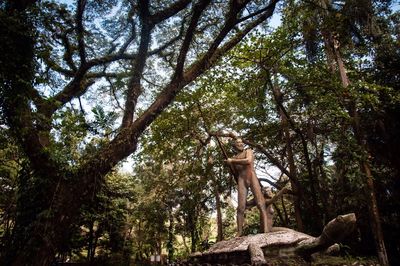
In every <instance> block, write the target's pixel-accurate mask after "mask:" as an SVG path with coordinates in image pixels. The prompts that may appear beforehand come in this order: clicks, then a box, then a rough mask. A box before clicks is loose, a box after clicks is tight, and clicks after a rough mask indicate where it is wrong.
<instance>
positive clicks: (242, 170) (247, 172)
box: [233, 150, 253, 187]
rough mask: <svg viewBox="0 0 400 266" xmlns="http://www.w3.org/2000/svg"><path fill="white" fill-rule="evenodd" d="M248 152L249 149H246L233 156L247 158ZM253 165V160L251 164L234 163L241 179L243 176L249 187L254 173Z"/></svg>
mask: <svg viewBox="0 0 400 266" xmlns="http://www.w3.org/2000/svg"><path fill="white" fill-rule="evenodd" d="M246 154H247V150H244V151H242V152H240V153H238V154H236V155H235V156H233V158H235V159H245V158H246ZM252 166H253V162H251V163H250V164H233V167H234V168H235V171H236V174H237V176H238V178H239V179H240V178H243V179H244V181H245V183H246V186H247V187H248V186H250V183H251V176H252V174H253V171H252V169H253V167H252Z"/></svg>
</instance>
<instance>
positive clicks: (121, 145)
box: [80, 0, 277, 174]
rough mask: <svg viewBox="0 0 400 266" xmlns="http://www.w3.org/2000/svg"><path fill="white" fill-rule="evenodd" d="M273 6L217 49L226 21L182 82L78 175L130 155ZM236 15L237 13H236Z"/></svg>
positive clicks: (228, 24) (171, 87)
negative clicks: (190, 86)
mask: <svg viewBox="0 0 400 266" xmlns="http://www.w3.org/2000/svg"><path fill="white" fill-rule="evenodd" d="M276 2H277V0H275V1H272V2H271V4H270V5H269V7H270V8H269V9H268V10H267V11H266V12H264V13H262V14H261V15H260V16H259V17H258V18H257V19H254V20H253V21H252V22H250V23H249V24H248V25H247V26H245V27H244V28H243V30H241V31H238V32H236V33H235V34H234V35H233V36H232V37H231V38H230V39H229V40H228V41H226V43H225V44H224V45H222V46H221V47H219V48H218V46H219V44H221V42H222V41H223V39H224V38H225V37H226V36H227V35H228V34H229V32H230V31H231V30H232V29H233V28H234V27H235V24H236V22H237V19H236V15H237V14H232V15H231V16H232V17H233V18H232V19H229V18H228V20H229V21H227V22H226V23H225V25H224V26H223V27H222V29H221V32H220V34H218V35H217V37H216V39H215V40H214V42H213V44H212V45H211V46H210V49H209V51H208V52H207V53H205V54H204V55H203V56H202V57H201V58H200V59H199V60H197V61H195V62H193V63H192V64H191V65H190V66H188V67H187V68H186V70H185V71H184V72H183V74H182V79H179V80H176V79H175V80H174V79H173V80H171V82H170V83H169V84H168V85H166V86H165V88H164V89H163V90H162V92H161V93H160V94H159V96H158V97H157V98H156V100H155V101H154V102H153V103H152V104H151V105H150V106H149V107H148V109H147V110H146V111H145V112H144V113H143V114H142V115H141V116H140V117H139V118H137V119H136V120H135V121H134V122H133V123H132V124H130V125H129V126H128V127H123V128H122V129H121V131H120V132H119V134H117V135H116V137H115V138H114V139H113V140H112V141H111V142H110V143H109V144H108V145H106V146H104V147H103V148H102V149H101V150H99V151H98V152H97V153H96V154H95V155H93V156H92V157H91V158H90V159H89V160H88V161H87V162H86V163H85V164H82V166H81V168H80V169H81V170H80V172H81V174H87V173H106V172H108V171H109V170H110V169H111V168H112V167H113V166H114V165H115V164H116V163H117V162H119V161H120V160H121V159H123V158H125V157H126V156H128V155H129V154H131V153H132V152H134V151H135V150H136V147H137V142H138V138H139V136H140V135H141V134H142V133H143V131H144V130H145V129H146V128H147V127H148V126H149V125H150V124H151V123H152V122H153V121H154V120H155V119H156V118H157V117H158V116H159V115H160V114H161V112H162V111H163V110H164V109H165V108H166V107H167V106H168V105H169V104H170V103H171V102H172V101H173V100H174V98H175V96H176V94H177V93H178V92H179V91H181V90H182V88H183V87H185V86H186V85H187V84H189V83H190V82H192V81H194V80H195V79H196V78H197V77H199V76H200V75H201V74H203V73H204V72H205V71H206V70H208V69H210V68H211V67H212V66H213V65H214V64H215V63H216V62H217V61H218V60H219V59H220V58H221V57H222V56H223V55H224V54H225V53H226V52H228V51H229V50H230V49H232V48H233V47H234V46H235V45H236V44H238V43H239V42H240V41H241V40H242V39H243V38H244V37H245V36H246V34H248V33H249V32H250V31H251V30H252V29H254V28H255V27H257V26H258V25H259V24H261V23H262V22H263V21H265V20H266V19H267V18H268V17H270V16H271V15H272V14H273V11H274V8H275V4H276ZM237 11H238V12H239V11H240V10H237Z"/></svg>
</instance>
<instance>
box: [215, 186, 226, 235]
mask: <svg viewBox="0 0 400 266" xmlns="http://www.w3.org/2000/svg"><path fill="white" fill-rule="evenodd" d="M215 205H216V208H217V241H222V240H224V232H223V224H222V212H221V198H220V195H219V192H218V187H216V188H215Z"/></svg>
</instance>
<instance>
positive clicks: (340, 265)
mask: <svg viewBox="0 0 400 266" xmlns="http://www.w3.org/2000/svg"><path fill="white" fill-rule="evenodd" d="M267 261H268V266H295V265H296V266H378V265H379V262H378V260H377V259H376V258H375V257H334V256H319V257H317V258H315V259H314V260H313V261H312V262H311V263H309V262H306V261H304V260H302V259H301V258H274V259H268V260H267Z"/></svg>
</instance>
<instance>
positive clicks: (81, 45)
mask: <svg viewBox="0 0 400 266" xmlns="http://www.w3.org/2000/svg"><path fill="white" fill-rule="evenodd" d="M85 6H86V0H79V1H78V6H77V11H76V21H77V26H76V34H77V36H78V50H79V57H80V59H81V65H84V64H85V63H86V51H85V40H84V31H85V29H84V27H83V13H84V11H85Z"/></svg>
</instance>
